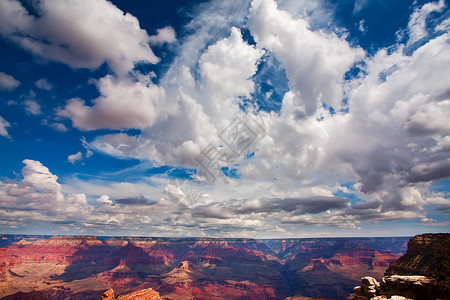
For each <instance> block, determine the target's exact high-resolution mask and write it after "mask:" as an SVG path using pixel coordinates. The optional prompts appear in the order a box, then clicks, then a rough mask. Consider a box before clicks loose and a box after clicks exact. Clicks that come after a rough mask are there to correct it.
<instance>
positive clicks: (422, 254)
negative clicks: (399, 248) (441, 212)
mask: <svg viewBox="0 0 450 300" xmlns="http://www.w3.org/2000/svg"><path fill="white" fill-rule="evenodd" d="M449 280H450V234H448V233H442V234H421V235H417V236H415V237H413V238H411V239H410V240H409V242H408V249H407V251H406V254H405V255H403V256H402V257H400V258H399V259H398V260H396V261H394V262H392V263H391V264H390V265H389V268H388V269H387V270H386V273H385V276H384V277H383V278H382V279H381V282H378V281H377V280H376V279H374V278H372V277H364V278H362V279H361V283H362V285H361V286H357V287H356V288H355V298H354V299H355V300H369V299H373V300H375V299H384V298H389V297H392V298H391V299H394V297H405V298H395V299H415V300H432V299H446V300H448V299H450V284H449Z"/></svg>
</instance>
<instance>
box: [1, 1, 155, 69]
mask: <svg viewBox="0 0 450 300" xmlns="http://www.w3.org/2000/svg"><path fill="white" fill-rule="evenodd" d="M34 4H35V7H36V12H37V16H35V15H34V14H32V13H30V12H29V11H27V9H26V8H25V7H23V6H22V5H21V3H20V2H19V1H17V0H7V1H2V2H1V3H0V20H1V21H0V34H1V35H3V36H4V37H6V38H8V39H10V40H12V41H13V42H15V43H17V44H18V45H19V46H20V47H22V48H24V49H26V50H28V51H30V52H32V53H34V54H35V55H37V56H39V57H41V58H44V59H49V60H53V61H58V62H62V63H65V64H67V65H69V66H70V67H72V68H89V69H96V68H98V67H100V66H101V65H102V64H103V63H105V62H106V63H107V64H108V66H109V67H110V68H111V69H112V70H113V71H114V72H115V73H116V74H118V75H125V74H127V73H128V72H129V71H130V70H132V69H133V68H134V64H135V63H136V62H141V61H142V62H147V63H157V62H158V61H159V59H158V58H157V57H156V56H155V55H154V53H153V52H152V50H151V49H150V47H149V45H148V42H149V36H148V34H147V32H146V31H145V30H143V29H141V28H140V26H139V21H138V20H137V19H136V18H135V17H134V16H132V15H131V14H129V13H126V14H124V13H123V12H122V11H121V10H120V9H118V8H117V7H116V6H114V5H113V4H112V3H111V2H109V1H106V0H95V1H88V0H83V1H69V0H64V1H59V0H45V1H39V2H35V3H34Z"/></svg>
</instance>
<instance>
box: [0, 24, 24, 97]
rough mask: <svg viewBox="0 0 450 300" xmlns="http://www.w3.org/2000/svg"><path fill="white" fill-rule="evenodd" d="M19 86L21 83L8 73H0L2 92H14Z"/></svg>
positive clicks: (0, 88)
mask: <svg viewBox="0 0 450 300" xmlns="http://www.w3.org/2000/svg"><path fill="white" fill-rule="evenodd" d="M0 28H1V27H0ZM19 85H20V82H19V81H17V80H16V79H15V78H14V77H12V76H11V75H8V74H6V73H3V72H0V90H6V91H12V90H13V89H15V88H16V87H18V86H19Z"/></svg>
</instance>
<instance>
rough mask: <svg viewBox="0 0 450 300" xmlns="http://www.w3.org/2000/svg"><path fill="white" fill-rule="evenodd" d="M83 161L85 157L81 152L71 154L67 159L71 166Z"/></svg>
mask: <svg viewBox="0 0 450 300" xmlns="http://www.w3.org/2000/svg"><path fill="white" fill-rule="evenodd" d="M82 159H83V155H82V154H81V152H77V153H75V154H71V155H69V156H68V157H67V161H68V162H70V163H71V164H75V163H76V162H79V161H81V160H82Z"/></svg>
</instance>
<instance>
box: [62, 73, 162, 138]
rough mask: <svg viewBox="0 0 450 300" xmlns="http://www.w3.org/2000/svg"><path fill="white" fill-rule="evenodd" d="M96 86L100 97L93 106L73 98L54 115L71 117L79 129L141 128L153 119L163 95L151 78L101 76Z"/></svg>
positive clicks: (153, 120) (149, 123) (151, 122)
mask: <svg viewBox="0 0 450 300" xmlns="http://www.w3.org/2000/svg"><path fill="white" fill-rule="evenodd" d="M97 87H98V89H99V92H100V94H101V96H100V97H99V98H97V99H94V100H93V102H94V105H93V106H88V105H85V102H84V101H83V100H81V99H79V98H73V99H70V100H69V101H68V102H67V104H66V106H65V107H64V108H63V109H60V110H59V111H58V113H57V114H58V115H59V116H62V117H67V118H70V119H71V120H72V122H73V126H74V127H76V128H78V129H80V130H95V129H101V128H107V129H123V128H137V129H143V128H146V127H149V126H151V125H152V124H153V123H154V122H155V120H156V118H157V116H158V113H159V111H158V103H159V102H160V101H161V100H162V99H163V98H164V95H165V91H164V89H163V88H160V87H158V86H157V85H154V84H153V83H151V81H146V80H141V81H134V80H133V79H131V78H130V79H120V80H119V79H117V78H114V77H113V76H110V75H108V76H106V77H103V78H101V79H100V80H99V81H98V82H97Z"/></svg>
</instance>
